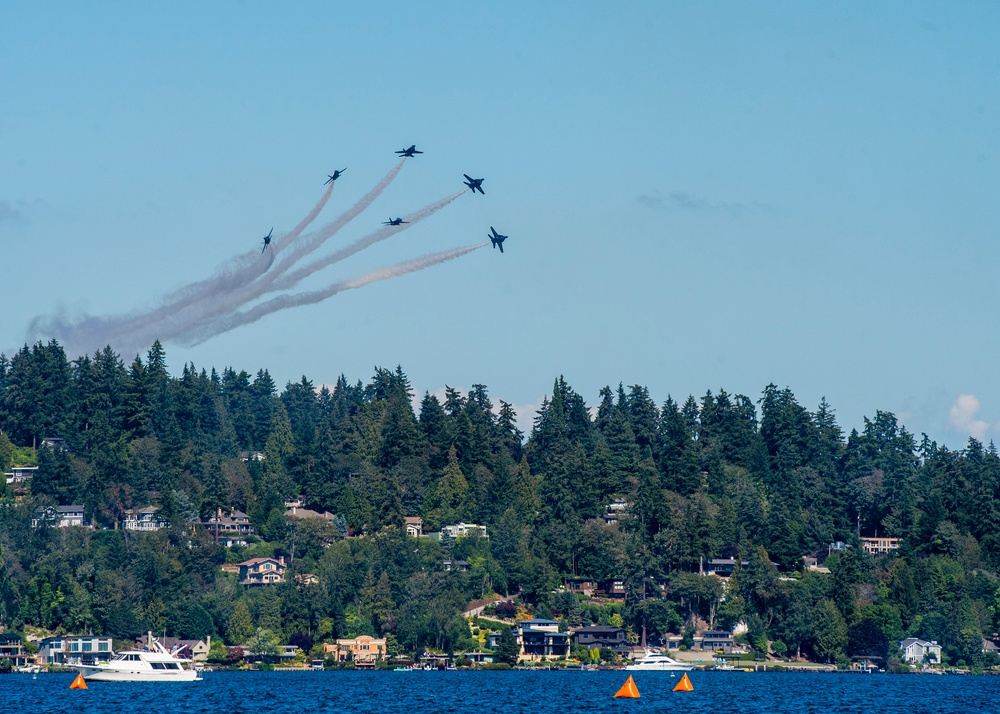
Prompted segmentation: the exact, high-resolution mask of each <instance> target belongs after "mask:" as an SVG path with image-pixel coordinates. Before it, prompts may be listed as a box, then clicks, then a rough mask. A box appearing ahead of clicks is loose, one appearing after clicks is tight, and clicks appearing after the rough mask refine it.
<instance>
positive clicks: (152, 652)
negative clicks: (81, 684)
mask: <svg viewBox="0 0 1000 714" xmlns="http://www.w3.org/2000/svg"><path fill="white" fill-rule="evenodd" d="M148 641H149V642H151V643H152V645H151V648H150V649H145V650H126V651H124V652H119V653H118V654H116V655H115V656H114V657H113V658H112V659H111V661H110V662H104V663H101V664H93V665H89V664H80V665H77V667H76V668H77V669H78V670H80V674H82V675H83V678H84V679H85V680H87V681H88V682H200V681H201V677H199V676H198V674H199V673H198V671H197V670H196V669H193V668H191V667H190V665H191V660H189V659H182V658H181V657H176V656H175V655H174V654H173V653H171V652H169V651H167V649H166V648H165V647H164V646H163V645H161V644H160V643H159V642H157V641H156V640H154V639H152V638H150V640H148ZM185 665H188V667H187V668H186V667H185Z"/></svg>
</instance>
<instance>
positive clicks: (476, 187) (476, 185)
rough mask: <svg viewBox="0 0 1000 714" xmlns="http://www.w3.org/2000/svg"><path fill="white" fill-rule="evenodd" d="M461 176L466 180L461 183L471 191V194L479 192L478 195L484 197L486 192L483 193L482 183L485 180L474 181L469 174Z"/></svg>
mask: <svg viewBox="0 0 1000 714" xmlns="http://www.w3.org/2000/svg"><path fill="white" fill-rule="evenodd" d="M462 175H463V176H465V178H466V179H467V180H466V181H463V182H462V183H464V184H465V185H466V186H468V187H469V188H470V189H472V192H473V193H475V192H476V191H479V193H482V194H484V195H485V193H486V192H485V191H483V181H485V180H486V179H474V178H472V177H471V176H469V174H462Z"/></svg>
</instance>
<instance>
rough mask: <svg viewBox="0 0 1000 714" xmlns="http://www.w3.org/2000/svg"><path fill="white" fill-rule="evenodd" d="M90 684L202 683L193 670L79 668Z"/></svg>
mask: <svg viewBox="0 0 1000 714" xmlns="http://www.w3.org/2000/svg"><path fill="white" fill-rule="evenodd" d="M77 669H78V670H79V671H80V674H82V675H83V678H84V679H85V680H86V681H88V682H200V681H201V677H199V676H198V672H197V671H196V670H193V669H179V670H148V671H145V672H141V671H127V670H123V669H109V668H107V667H87V666H80V667H77Z"/></svg>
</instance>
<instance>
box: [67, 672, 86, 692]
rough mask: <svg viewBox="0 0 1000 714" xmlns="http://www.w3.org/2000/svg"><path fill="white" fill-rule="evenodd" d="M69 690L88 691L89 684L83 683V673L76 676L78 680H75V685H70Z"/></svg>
mask: <svg viewBox="0 0 1000 714" xmlns="http://www.w3.org/2000/svg"><path fill="white" fill-rule="evenodd" d="M69 688H70V689H86V688H87V683H86V682H84V681H83V673H82V672H80V673H78V674H77V675H76V679H74V680H73V683H72V684H71V685H69Z"/></svg>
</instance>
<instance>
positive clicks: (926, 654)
mask: <svg viewBox="0 0 1000 714" xmlns="http://www.w3.org/2000/svg"><path fill="white" fill-rule="evenodd" d="M899 649H901V650H902V651H903V661H904V662H909V663H911V664H917V665H923V664H940V663H941V645H939V644H938V643H937V640H931V641H930V642H928V641H926V640H921V639H920V638H918V637H907V638H906V639H905V640H903V641H902V642H900V643H899Z"/></svg>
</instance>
